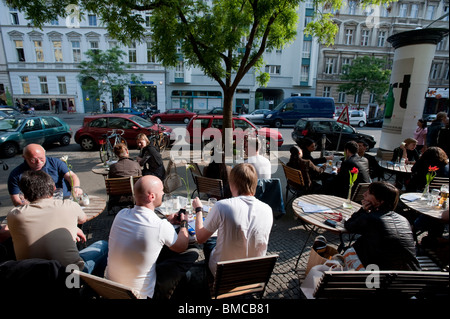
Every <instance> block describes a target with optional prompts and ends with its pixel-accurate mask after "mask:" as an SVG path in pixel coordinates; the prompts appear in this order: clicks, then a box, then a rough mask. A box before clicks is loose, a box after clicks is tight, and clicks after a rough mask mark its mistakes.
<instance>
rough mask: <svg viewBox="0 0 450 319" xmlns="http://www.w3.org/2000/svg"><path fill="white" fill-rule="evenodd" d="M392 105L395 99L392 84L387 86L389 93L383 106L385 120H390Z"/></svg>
mask: <svg viewBox="0 0 450 319" xmlns="http://www.w3.org/2000/svg"><path fill="white" fill-rule="evenodd" d="M394 103H395V98H394V92H393V87H392V84H391V85H389V92H388V95H387V98H386V103H385V104H384V118H385V119H390V118H391V117H392V113H393V111H394Z"/></svg>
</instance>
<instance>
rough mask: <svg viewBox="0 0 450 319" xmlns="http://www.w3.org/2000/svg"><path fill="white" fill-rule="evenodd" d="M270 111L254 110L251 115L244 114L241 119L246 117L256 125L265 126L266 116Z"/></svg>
mask: <svg viewBox="0 0 450 319" xmlns="http://www.w3.org/2000/svg"><path fill="white" fill-rule="evenodd" d="M270 111H271V110H270V109H258V110H254V111H253V112H251V113H250V114H242V115H241V117H245V118H246V119H248V120H250V121H251V122H253V123H254V124H264V115H266V114H267V113H269V112H270Z"/></svg>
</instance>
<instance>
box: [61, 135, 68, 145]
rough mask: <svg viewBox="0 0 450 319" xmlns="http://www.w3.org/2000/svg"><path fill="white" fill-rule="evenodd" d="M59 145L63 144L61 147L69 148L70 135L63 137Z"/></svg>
mask: <svg viewBox="0 0 450 319" xmlns="http://www.w3.org/2000/svg"><path fill="white" fill-rule="evenodd" d="M59 144H61V146H67V145H69V144H70V135H67V134H66V135H64V136H62V137H61V140H60V141H59Z"/></svg>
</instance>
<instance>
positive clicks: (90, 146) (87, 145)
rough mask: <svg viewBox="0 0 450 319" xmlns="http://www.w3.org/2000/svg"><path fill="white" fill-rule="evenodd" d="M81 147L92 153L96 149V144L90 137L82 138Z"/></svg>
mask: <svg viewBox="0 0 450 319" xmlns="http://www.w3.org/2000/svg"><path fill="white" fill-rule="evenodd" d="M80 146H81V148H82V149H83V150H85V151H92V150H94V148H95V142H94V140H93V139H92V138H90V137H89V136H84V137H82V138H81V141H80Z"/></svg>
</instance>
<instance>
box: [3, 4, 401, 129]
mask: <svg viewBox="0 0 450 319" xmlns="http://www.w3.org/2000/svg"><path fill="white" fill-rule="evenodd" d="M303 1H304V0H220V1H214V0H213V1H201V0H198V1H195V0H139V1H138V0H103V1H98V0H6V2H7V3H10V4H11V6H12V7H16V8H18V9H19V10H22V11H25V12H26V13H27V15H28V18H29V19H30V20H31V21H32V23H33V24H34V25H35V26H37V27H39V26H42V24H43V23H45V22H49V21H51V20H52V19H54V18H56V17H57V16H63V17H66V16H69V15H71V16H76V15H77V14H78V13H80V12H82V13H85V12H93V13H95V14H97V15H98V16H99V17H100V19H101V21H102V22H103V24H104V26H105V27H106V28H107V30H108V32H109V34H110V35H111V36H113V37H115V38H117V39H119V40H121V41H122V42H124V43H127V42H129V41H131V40H142V39H143V38H144V37H146V36H148V35H150V36H151V37H152V42H153V44H154V47H153V51H154V53H155V54H156V55H157V57H158V60H159V61H161V63H162V64H163V65H164V66H172V67H173V66H176V65H177V64H178V62H179V60H180V59H183V62H184V63H185V65H187V66H195V67H199V68H201V69H202V70H203V71H204V72H205V74H206V75H208V76H209V77H211V78H213V79H214V80H215V81H217V83H218V84H219V85H220V86H221V88H222V90H223V94H224V102H223V103H224V104H223V107H224V127H225V128H226V127H232V103H233V95H234V93H235V90H236V87H237V86H238V84H239V82H240V81H241V80H242V78H243V77H244V75H245V74H247V72H248V71H249V70H250V69H251V68H254V69H255V70H256V73H257V74H258V76H257V80H258V81H259V83H260V84H261V85H266V84H267V83H268V81H269V79H270V77H269V76H268V74H267V73H264V72H259V69H260V68H261V67H262V66H263V60H262V55H263V53H264V51H265V50H266V49H276V48H283V47H284V46H286V45H288V44H289V43H291V42H292V41H294V39H295V37H296V29H297V22H298V15H297V9H298V6H299V4H300V3H301V2H303ZM392 1H395V0H357V2H358V3H359V5H361V6H366V5H374V4H375V5H379V4H384V3H389V2H392ZM313 2H314V5H315V13H316V14H315V17H314V20H313V21H312V22H311V23H310V24H309V25H308V27H307V30H306V32H307V33H309V34H311V35H313V36H315V37H317V38H318V39H319V41H320V42H322V43H325V44H327V45H329V44H332V43H333V40H334V35H335V33H336V32H337V30H338V27H337V26H336V25H335V24H334V23H333V20H332V15H331V14H323V13H322V11H321V9H322V8H327V9H331V8H334V9H339V8H340V7H341V5H342V2H343V1H342V0H313ZM75 4H76V5H77V6H75ZM142 12H149V13H150V14H151V18H150V30H147V29H146V28H145V27H144V25H145V19H144V17H142V14H141V13H142ZM149 31H150V32H149Z"/></svg>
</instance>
